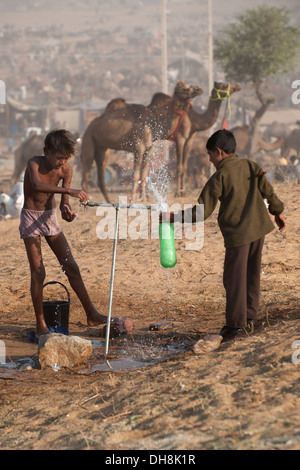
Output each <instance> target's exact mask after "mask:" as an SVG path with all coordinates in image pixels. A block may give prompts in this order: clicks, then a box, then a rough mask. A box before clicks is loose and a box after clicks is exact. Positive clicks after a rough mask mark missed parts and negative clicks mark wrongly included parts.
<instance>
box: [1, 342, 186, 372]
mask: <svg viewBox="0 0 300 470" xmlns="http://www.w3.org/2000/svg"><path fill="white" fill-rule="evenodd" d="M91 341H92V345H93V354H92V356H91V357H90V358H89V359H88V361H87V362H86V364H84V365H83V366H82V369H80V370H79V371H78V370H77V373H79V374H85V375H86V374H92V373H94V372H98V371H103V372H107V371H126V370H135V369H140V368H142V367H147V366H150V365H153V364H155V363H158V362H162V361H165V360H168V359H171V358H172V357H174V356H176V355H178V354H183V353H184V352H186V351H188V350H190V349H191V348H192V346H193V344H194V343H193V342H192V341H190V340H187V339H184V340H182V339H181V340H178V339H174V338H173V337H167V338H166V337H164V338H163V339H160V338H158V337H150V338H149V337H143V338H142V339H140V340H133V339H132V338H130V339H128V338H117V339H115V340H112V341H111V342H110V345H109V351H108V353H109V354H108V357H107V358H105V357H104V351H105V340H91ZM12 353H14V354H12ZM26 353H27V354H30V355H28V356H25V357H22V354H23V355H24V354H26ZM32 369H39V364H38V354H37V345H33V344H28V343H24V342H23V341H21V340H16V339H14V340H12V339H9V340H8V341H7V357H6V362H5V363H0V378H1V377H3V378H4V377H10V376H14V375H16V374H17V373H18V372H22V371H28V370H32ZM56 370H59V364H58V368H57V369H56Z"/></svg>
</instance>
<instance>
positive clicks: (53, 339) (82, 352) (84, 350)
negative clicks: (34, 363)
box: [38, 333, 93, 369]
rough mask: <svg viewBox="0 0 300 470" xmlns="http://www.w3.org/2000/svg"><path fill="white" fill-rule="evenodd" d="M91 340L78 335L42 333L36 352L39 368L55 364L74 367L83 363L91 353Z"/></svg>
mask: <svg viewBox="0 0 300 470" xmlns="http://www.w3.org/2000/svg"><path fill="white" fill-rule="evenodd" d="M92 352H93V346H92V342H91V341H89V340H86V339H83V338H79V337H78V336H66V335H61V334H57V333H51V334H48V335H43V336H41V337H40V339H39V344H38V354H39V362H40V365H41V368H42V369H44V368H46V367H47V366H50V367H51V366H52V365H53V364H57V365H58V366H60V367H69V368H72V367H75V366H77V365H79V364H82V363H84V362H85V361H86V360H87V359H88V358H89V357H90V356H91V354H92Z"/></svg>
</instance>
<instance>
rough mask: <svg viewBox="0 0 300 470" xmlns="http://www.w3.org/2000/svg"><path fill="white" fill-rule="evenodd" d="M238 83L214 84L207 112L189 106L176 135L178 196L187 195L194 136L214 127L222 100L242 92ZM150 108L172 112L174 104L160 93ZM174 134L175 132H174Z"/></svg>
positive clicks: (165, 136)
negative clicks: (190, 155)
mask: <svg viewBox="0 0 300 470" xmlns="http://www.w3.org/2000/svg"><path fill="white" fill-rule="evenodd" d="M240 90H241V87H240V85H239V84H238V83H224V82H214V87H213V89H212V91H211V95H210V98H209V103H208V107H207V109H206V111H204V112H203V113H197V112H196V111H195V110H194V109H193V107H192V105H190V106H189V109H188V113H187V114H186V115H185V116H184V119H183V121H182V124H181V126H180V128H179V130H178V132H177V134H176V137H175V143H176V156H177V191H176V195H177V196H183V195H184V194H185V176H186V172H187V163H188V156H189V154H190V151H191V149H192V145H193V140H194V135H195V133H196V132H200V131H205V130H207V129H209V128H210V127H212V126H213V125H214V124H215V122H216V120H217V118H218V115H219V111H220V107H221V104H222V100H224V99H225V98H229V97H230V96H231V95H232V93H234V92H236V91H240ZM149 107H156V108H158V109H161V110H162V113H168V112H170V109H171V108H172V102H171V99H170V97H168V95H164V94H163V93H158V94H157V95H154V97H153V99H152V101H151V103H150V105H149ZM173 132H174V131H173ZM160 138H161V139H168V138H169V135H168V134H166V133H165V134H164V135H163V133H161V135H160Z"/></svg>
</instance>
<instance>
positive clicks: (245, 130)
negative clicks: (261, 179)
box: [231, 125, 284, 154]
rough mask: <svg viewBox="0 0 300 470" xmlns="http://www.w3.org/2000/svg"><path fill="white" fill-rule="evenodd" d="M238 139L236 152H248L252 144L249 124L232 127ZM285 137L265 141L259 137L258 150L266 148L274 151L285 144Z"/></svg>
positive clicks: (268, 150)
mask: <svg viewBox="0 0 300 470" xmlns="http://www.w3.org/2000/svg"><path fill="white" fill-rule="evenodd" d="M231 131H232V132H233V134H234V137H235V140H236V153H238V154H247V153H248V149H249V144H250V132H249V131H250V130H249V126H247V125H244V126H237V127H234V128H233V129H231ZM283 143H284V139H283V138H280V139H278V140H276V141H275V142H267V141H264V140H263V139H262V138H261V137H259V138H258V139H257V144H256V151H258V150H266V151H267V152H272V151H274V150H277V149H279V148H281V147H282V146H283Z"/></svg>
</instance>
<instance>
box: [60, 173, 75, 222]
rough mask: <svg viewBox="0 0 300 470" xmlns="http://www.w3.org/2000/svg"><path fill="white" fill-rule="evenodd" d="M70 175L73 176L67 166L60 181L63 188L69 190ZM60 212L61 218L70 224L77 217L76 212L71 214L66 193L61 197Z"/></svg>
mask: <svg viewBox="0 0 300 470" xmlns="http://www.w3.org/2000/svg"><path fill="white" fill-rule="evenodd" d="M72 174H73V170H72V168H71V167H70V166H69V165H68V167H67V168H66V170H65V171H64V175H63V181H62V187H63V188H70V186H71V181H72ZM60 210H61V216H62V218H63V219H64V220H66V221H67V222H72V220H74V219H75V218H76V216H77V213H76V212H72V209H71V206H70V203H69V194H67V193H63V194H62V195H61V201H60Z"/></svg>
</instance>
